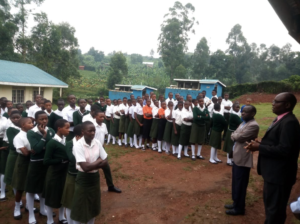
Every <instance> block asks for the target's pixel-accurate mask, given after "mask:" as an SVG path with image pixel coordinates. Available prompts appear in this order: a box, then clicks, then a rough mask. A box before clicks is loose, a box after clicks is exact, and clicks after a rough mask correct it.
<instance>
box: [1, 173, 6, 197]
mask: <svg viewBox="0 0 300 224" xmlns="http://www.w3.org/2000/svg"><path fill="white" fill-rule="evenodd" d="M0 181H1V194H0V198H5V187H6V183H4V174H1V177H0Z"/></svg>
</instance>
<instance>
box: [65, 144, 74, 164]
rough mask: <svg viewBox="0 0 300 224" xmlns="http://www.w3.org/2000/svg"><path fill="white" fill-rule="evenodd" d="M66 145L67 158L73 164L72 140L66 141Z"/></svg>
mask: <svg viewBox="0 0 300 224" xmlns="http://www.w3.org/2000/svg"><path fill="white" fill-rule="evenodd" d="M66 147H67V148H66V152H67V157H68V160H69V161H70V162H72V163H73V164H75V163H76V159H75V156H74V155H73V142H69V143H67V145H66Z"/></svg>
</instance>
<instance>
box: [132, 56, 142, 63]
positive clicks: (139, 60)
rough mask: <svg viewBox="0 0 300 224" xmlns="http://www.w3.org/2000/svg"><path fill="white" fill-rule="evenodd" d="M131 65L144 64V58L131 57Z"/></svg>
mask: <svg viewBox="0 0 300 224" xmlns="http://www.w3.org/2000/svg"><path fill="white" fill-rule="evenodd" d="M130 61H131V64H143V56H142V55H140V54H132V55H130Z"/></svg>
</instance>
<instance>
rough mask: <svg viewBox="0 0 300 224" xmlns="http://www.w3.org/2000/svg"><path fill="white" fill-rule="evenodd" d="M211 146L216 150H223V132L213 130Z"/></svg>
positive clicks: (210, 140)
mask: <svg viewBox="0 0 300 224" xmlns="http://www.w3.org/2000/svg"><path fill="white" fill-rule="evenodd" d="M209 145H210V146H211V147H214V148H216V149H221V145H222V132H217V131H214V130H212V131H211V134H210V139H209Z"/></svg>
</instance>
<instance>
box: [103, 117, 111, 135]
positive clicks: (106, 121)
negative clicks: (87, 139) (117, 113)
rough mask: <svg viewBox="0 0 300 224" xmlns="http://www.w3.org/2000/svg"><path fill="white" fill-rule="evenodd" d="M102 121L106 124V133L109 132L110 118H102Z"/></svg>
mask: <svg viewBox="0 0 300 224" xmlns="http://www.w3.org/2000/svg"><path fill="white" fill-rule="evenodd" d="M104 123H105V124H106V128H107V132H108V134H110V120H106V119H104Z"/></svg>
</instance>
